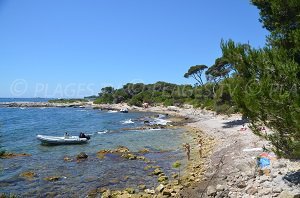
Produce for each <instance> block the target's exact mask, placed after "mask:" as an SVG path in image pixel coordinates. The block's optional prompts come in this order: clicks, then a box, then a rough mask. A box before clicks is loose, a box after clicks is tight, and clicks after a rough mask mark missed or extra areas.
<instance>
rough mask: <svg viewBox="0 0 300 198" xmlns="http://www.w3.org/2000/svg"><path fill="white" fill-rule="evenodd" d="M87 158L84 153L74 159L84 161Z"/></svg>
mask: <svg viewBox="0 0 300 198" xmlns="http://www.w3.org/2000/svg"><path fill="white" fill-rule="evenodd" d="M87 158H88V155H87V154H86V153H85V152H81V153H79V154H78V155H77V156H76V159H77V160H84V159H87Z"/></svg>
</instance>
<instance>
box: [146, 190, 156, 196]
mask: <svg viewBox="0 0 300 198" xmlns="http://www.w3.org/2000/svg"><path fill="white" fill-rule="evenodd" d="M144 192H145V193H146V194H150V195H154V194H155V190H150V189H146V190H144Z"/></svg>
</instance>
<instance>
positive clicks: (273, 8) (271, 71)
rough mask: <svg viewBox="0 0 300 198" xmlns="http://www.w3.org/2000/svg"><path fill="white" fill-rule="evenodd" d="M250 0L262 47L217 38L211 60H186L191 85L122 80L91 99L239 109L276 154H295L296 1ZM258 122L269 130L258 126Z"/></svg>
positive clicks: (298, 144)
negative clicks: (256, 12) (260, 28)
mask: <svg viewBox="0 0 300 198" xmlns="http://www.w3.org/2000/svg"><path fill="white" fill-rule="evenodd" d="M251 2H252V4H253V5H254V6H256V7H257V8H258V9H259V10H260V22H262V24H263V26H264V28H266V29H267V30H268V31H269V32H270V34H269V35H268V36H267V41H266V47H264V48H260V49H255V48H253V47H251V46H250V45H249V44H240V43H235V42H234V41H232V40H229V41H222V42H221V49H222V56H221V57H219V58H217V59H216V60H215V64H213V65H212V66H210V67H208V66H206V65H196V66H192V67H191V68H190V69H189V70H188V71H187V73H185V74H184V77H186V78H189V77H192V78H194V79H195V80H196V81H197V84H196V85H195V86H190V85H174V84H170V83H165V82H158V83H156V84H151V85H144V84H139V83H138V84H127V85H125V86H123V88H121V89H114V88H112V87H106V88H103V89H102V90H101V93H100V94H99V98H98V99H97V100H96V103H120V102H127V103H129V104H130V105H137V106H141V105H142V103H144V102H147V103H150V104H153V103H161V104H164V105H167V106H169V105H182V104H184V103H188V104H192V105H194V106H195V107H201V108H207V109H211V110H215V111H217V112H227V113H233V112H235V111H236V110H239V111H240V112H241V113H243V115H244V117H247V118H248V119H249V121H250V122H251V126H252V128H253V130H254V131H255V133H256V134H258V135H260V136H262V137H264V138H266V139H267V140H270V141H271V143H272V144H273V145H274V148H275V149H274V151H275V152H276V153H277V154H279V155H283V156H286V157H290V158H299V157H300V95H299V89H300V1H299V0H285V1H282V0H272V1H262V0H252V1H251ZM203 73H205V75H206V81H205V80H203V79H202V77H203V75H202V74H203ZM261 126H267V127H268V128H270V129H272V131H273V133H265V132H262V131H261V130H260V127H261Z"/></svg>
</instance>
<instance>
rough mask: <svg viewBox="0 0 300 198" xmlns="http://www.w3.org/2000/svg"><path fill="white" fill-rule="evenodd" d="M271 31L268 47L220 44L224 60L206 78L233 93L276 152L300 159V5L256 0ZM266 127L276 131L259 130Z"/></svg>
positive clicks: (288, 1) (232, 95) (261, 14)
mask: <svg viewBox="0 0 300 198" xmlns="http://www.w3.org/2000/svg"><path fill="white" fill-rule="evenodd" d="M252 3H253V4H254V5H255V6H257V8H258V9H259V10H260V16H261V18H260V21H261V22H262V23H263V26H264V27H265V28H266V29H267V30H269V31H270V35H269V36H268V37H267V46H266V47H264V48H261V49H255V48H253V47H251V46H250V45H249V44H240V43H235V42H234V41H232V40H229V41H226V42H224V41H222V43H221V48H222V52H223V53H222V57H220V58H217V59H216V63H215V64H214V65H213V66H212V67H210V68H209V69H208V70H207V71H206V75H207V76H208V77H209V78H210V79H213V81H214V82H215V83H216V84H218V82H220V81H222V84H223V85H224V86H225V87H226V89H227V90H229V93H230V96H231V98H232V99H233V101H234V103H235V104H237V106H238V107H239V108H240V109H241V112H242V113H243V114H244V116H245V117H247V118H248V119H249V120H250V122H251V124H252V128H253V130H254V131H255V133H256V134H258V135H260V136H262V137H264V138H266V139H267V140H270V141H271V143H272V144H273V145H274V148H275V149H274V151H275V152H276V153H277V154H280V155H283V156H286V157H290V158H299V157H300V108H299V107H300V95H299V88H300V1H298V0H286V1H281V0H273V1H261V0H252ZM262 126H267V127H268V128H270V129H272V131H273V133H265V132H263V131H261V130H260V129H261V127H262Z"/></svg>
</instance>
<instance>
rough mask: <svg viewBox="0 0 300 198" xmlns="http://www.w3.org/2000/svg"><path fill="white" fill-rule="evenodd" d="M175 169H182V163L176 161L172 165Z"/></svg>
mask: <svg viewBox="0 0 300 198" xmlns="http://www.w3.org/2000/svg"><path fill="white" fill-rule="evenodd" d="M172 167H173V168H180V167H181V163H180V162H179V161H176V162H175V163H174V164H172Z"/></svg>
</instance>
